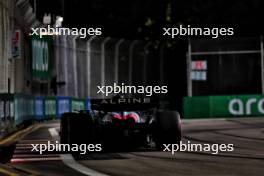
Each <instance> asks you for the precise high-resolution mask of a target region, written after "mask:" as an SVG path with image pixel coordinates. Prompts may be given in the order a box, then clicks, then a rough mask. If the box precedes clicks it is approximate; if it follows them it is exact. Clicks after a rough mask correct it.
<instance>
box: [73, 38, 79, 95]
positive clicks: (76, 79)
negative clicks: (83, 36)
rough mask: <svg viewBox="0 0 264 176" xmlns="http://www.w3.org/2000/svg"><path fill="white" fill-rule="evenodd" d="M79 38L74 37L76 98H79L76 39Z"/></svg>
mask: <svg viewBox="0 0 264 176" xmlns="http://www.w3.org/2000/svg"><path fill="white" fill-rule="evenodd" d="M77 38H78V36H74V37H73V38H72V40H73V75H74V96H75V97H78V77H77V49H76V39H77Z"/></svg>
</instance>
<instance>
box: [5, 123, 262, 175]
mask: <svg viewBox="0 0 264 176" xmlns="http://www.w3.org/2000/svg"><path fill="white" fill-rule="evenodd" d="M182 128H183V142H187V141H188V140H189V141H190V142H191V143H201V144H204V143H209V144H214V143H217V144H222V143H225V144H230V143H231V144H234V151H233V152H220V153H219V154H216V155H213V154H211V153H208V152H176V153H175V154H173V155H172V154H171V152H162V151H153V150H146V149H139V150H135V151H130V152H115V153H90V154H87V155H82V156H75V157H74V158H73V157H72V155H70V154H61V153H56V152H50V153H45V154H43V155H40V154H39V153H38V152H31V149H32V147H31V144H33V143H35V144H36V143H47V141H48V140H50V141H53V142H54V141H55V140H57V139H58V136H56V135H58V131H59V123H58V122H49V123H45V124H43V125H42V127H40V128H39V129H37V130H35V131H34V132H32V133H30V134H29V135H27V136H26V137H24V138H23V139H22V140H21V141H20V142H19V143H18V144H17V145H16V150H15V153H14V155H13V159H12V160H11V162H10V163H8V164H3V165H0V175H14V176H15V175H48V176H67V175H74V176H78V175H91V176H95V175H96V176H104V175H113V176H137V175H143V176H172V175H173V176H177V175H179V176H185V175H195V176H207V175H208V176H223V175H228V176H229V175H230V176H233V175H236V176H244V175H245V176H248V175H250V176H254V175H258V176H263V174H264V118H244V119H234V118H233V119H228V120H226V119H212V120H184V121H183V122H182ZM83 137H85V135H84V136H83Z"/></svg>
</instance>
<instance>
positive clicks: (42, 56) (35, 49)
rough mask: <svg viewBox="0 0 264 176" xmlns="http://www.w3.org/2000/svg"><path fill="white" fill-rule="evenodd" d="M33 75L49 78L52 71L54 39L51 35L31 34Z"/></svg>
mask: <svg viewBox="0 0 264 176" xmlns="http://www.w3.org/2000/svg"><path fill="white" fill-rule="evenodd" d="M31 47H32V75H33V77H35V78H44V79H49V78H50V77H51V71H52V57H53V54H52V53H53V39H52V37H51V36H42V37H41V38H40V37H39V36H38V35H32V36H31Z"/></svg>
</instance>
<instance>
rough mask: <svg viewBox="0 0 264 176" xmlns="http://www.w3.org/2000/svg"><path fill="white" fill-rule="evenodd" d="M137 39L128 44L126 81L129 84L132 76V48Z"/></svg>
mask: <svg viewBox="0 0 264 176" xmlns="http://www.w3.org/2000/svg"><path fill="white" fill-rule="evenodd" d="M137 42H138V41H137V40H134V41H133V42H132V43H131V44H130V46H129V60H128V82H129V85H132V77H133V62H132V59H133V50H134V46H135V45H136V43H137Z"/></svg>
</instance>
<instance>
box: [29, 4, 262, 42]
mask: <svg viewBox="0 0 264 176" xmlns="http://www.w3.org/2000/svg"><path fill="white" fill-rule="evenodd" d="M33 1H34V0H31V3H32V4H33ZM36 2H37V16H38V18H39V20H41V21H42V17H43V15H44V13H52V14H56V15H62V16H64V23H63V24H64V26H68V27H78V28H79V27H94V26H96V27H98V26H100V27H103V28H104V34H105V35H108V36H116V37H129V38H145V37H147V36H148V37H152V38H159V37H161V35H160V28H161V27H164V26H174V25H177V24H179V23H182V24H191V25H194V26H203V27H206V26H214V27H216V26H223V27H234V28H235V34H236V35H250V36H252V35H259V34H263V31H264V28H263V26H262V25H261V24H262V22H263V19H262V16H263V12H264V1H262V0H250V1H248V0H233V1H226V0H214V1H211V0H199V1H197V0H184V1H183V0H181V1H179V0H144V1H142V0H133V1H131V0H130V1H123V0H114V1H106V0H105V1H103V0H92V1H86V0H71V1H69V0H68V1H66V0H45V1H40V0H36Z"/></svg>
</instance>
